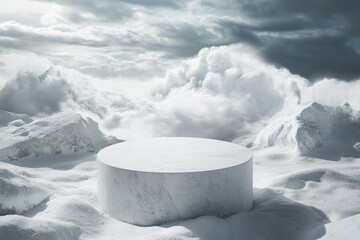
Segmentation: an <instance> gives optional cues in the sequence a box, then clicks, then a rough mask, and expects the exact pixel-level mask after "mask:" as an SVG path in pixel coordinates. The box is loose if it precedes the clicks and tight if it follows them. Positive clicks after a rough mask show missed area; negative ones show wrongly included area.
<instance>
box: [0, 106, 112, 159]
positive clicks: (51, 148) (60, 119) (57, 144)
mask: <svg viewBox="0 0 360 240" xmlns="http://www.w3.org/2000/svg"><path fill="white" fill-rule="evenodd" d="M0 135H2V136H3V137H2V138H1V139H0V160H15V159H19V158H22V157H27V156H36V157H38V156H48V155H54V154H60V153H70V152H81V151H88V152H94V151H97V150H99V149H101V148H103V147H105V146H107V145H110V144H113V143H116V142H119V140H118V139H117V138H115V137H113V136H110V137H107V136H105V135H104V134H103V133H102V132H101V131H100V130H99V127H98V124H97V123H96V122H95V121H94V120H92V119H90V118H87V119H84V118H83V117H82V116H80V115H79V114H75V113H68V112H63V113H58V114H55V115H52V116H50V117H46V118H43V119H40V120H37V121H33V122H30V123H27V124H24V125H21V126H16V125H9V126H6V127H2V128H0Z"/></svg>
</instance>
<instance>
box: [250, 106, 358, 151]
mask: <svg viewBox="0 0 360 240" xmlns="http://www.w3.org/2000/svg"><path fill="white" fill-rule="evenodd" d="M357 114H358V113H354V112H353V110H352V108H351V106H350V104H349V103H345V104H344V105H342V106H337V107H333V106H326V105H322V104H319V103H317V102H313V103H311V104H310V105H308V106H307V107H305V108H303V109H302V110H301V111H300V112H298V114H296V115H295V116H290V117H282V118H278V119H275V120H274V121H272V122H270V124H268V126H266V127H265V128H264V129H263V130H262V131H261V132H260V133H259V135H258V136H257V139H256V140H255V145H257V146H263V147H267V146H274V145H278V146H283V147H290V148H293V149H295V150H296V151H297V152H298V153H299V154H300V155H318V154H321V155H326V157H330V156H332V157H336V156H340V155H341V156H354V155H356V156H357V155H360V152H359V151H358V149H357V148H356V147H355V146H358V145H357V144H358V142H360V119H359V118H358V117H357Z"/></svg>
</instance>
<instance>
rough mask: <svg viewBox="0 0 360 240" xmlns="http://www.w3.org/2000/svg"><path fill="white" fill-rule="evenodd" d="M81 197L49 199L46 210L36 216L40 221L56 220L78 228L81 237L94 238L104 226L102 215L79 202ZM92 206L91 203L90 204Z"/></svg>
mask: <svg viewBox="0 0 360 240" xmlns="http://www.w3.org/2000/svg"><path fill="white" fill-rule="evenodd" d="M81 197H82V196H81V195H73V196H64V197H58V198H55V199H51V200H50V201H49V202H47V208H46V209H45V210H44V211H43V212H41V213H39V214H38V216H37V217H39V218H41V219H56V220H58V221H61V222H67V223H71V224H74V225H75V226H78V227H80V229H81V233H82V236H89V237H90V236H94V235H96V234H99V233H100V232H101V229H102V226H103V225H104V220H103V215H101V213H100V212H99V211H98V210H97V209H96V208H94V207H93V206H92V205H91V204H90V203H91V202H88V201H83V200H79V198H81ZM92 204H93V203H92Z"/></svg>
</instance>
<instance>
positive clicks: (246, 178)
mask: <svg viewBox="0 0 360 240" xmlns="http://www.w3.org/2000/svg"><path fill="white" fill-rule="evenodd" d="M97 159H98V198H99V202H100V204H101V206H102V207H103V208H104V209H105V210H106V211H107V212H108V213H109V214H110V215H111V216H112V217H114V218H117V219H119V220H121V221H124V222H128V223H132V224H136V225H142V226H148V225H158V224H162V223H166V222H170V221H174V220H180V219H188V218H195V217H198V216H202V215H217V216H220V217H227V216H230V215H233V214H236V213H239V212H244V211H249V210H250V209H251V207H252V204H253V189H252V154H251V152H250V151H248V150H246V149H245V148H243V147H241V146H239V145H236V144H233V143H228V142H223V141H217V140H210V139H202V138H151V139H145V140H136V141H128V142H123V143H118V144H115V145H112V146H110V147H107V148H105V149H103V150H101V151H100V152H99V153H98V157H97Z"/></svg>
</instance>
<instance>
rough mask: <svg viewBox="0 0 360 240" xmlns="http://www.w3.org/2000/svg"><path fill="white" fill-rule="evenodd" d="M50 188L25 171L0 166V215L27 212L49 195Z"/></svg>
mask: <svg viewBox="0 0 360 240" xmlns="http://www.w3.org/2000/svg"><path fill="white" fill-rule="evenodd" d="M49 192H50V187H49V186H47V185H45V184H44V183H43V180H41V179H40V180H39V179H36V176H33V175H32V174H30V173H29V172H27V171H24V170H20V169H17V168H13V167H11V165H7V164H5V163H1V165H0V215H6V214H14V213H22V212H24V211H27V210H29V209H31V208H33V207H34V206H36V205H38V204H39V203H40V202H42V201H43V200H45V199H46V198H47V197H49V195H50V193H49Z"/></svg>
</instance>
